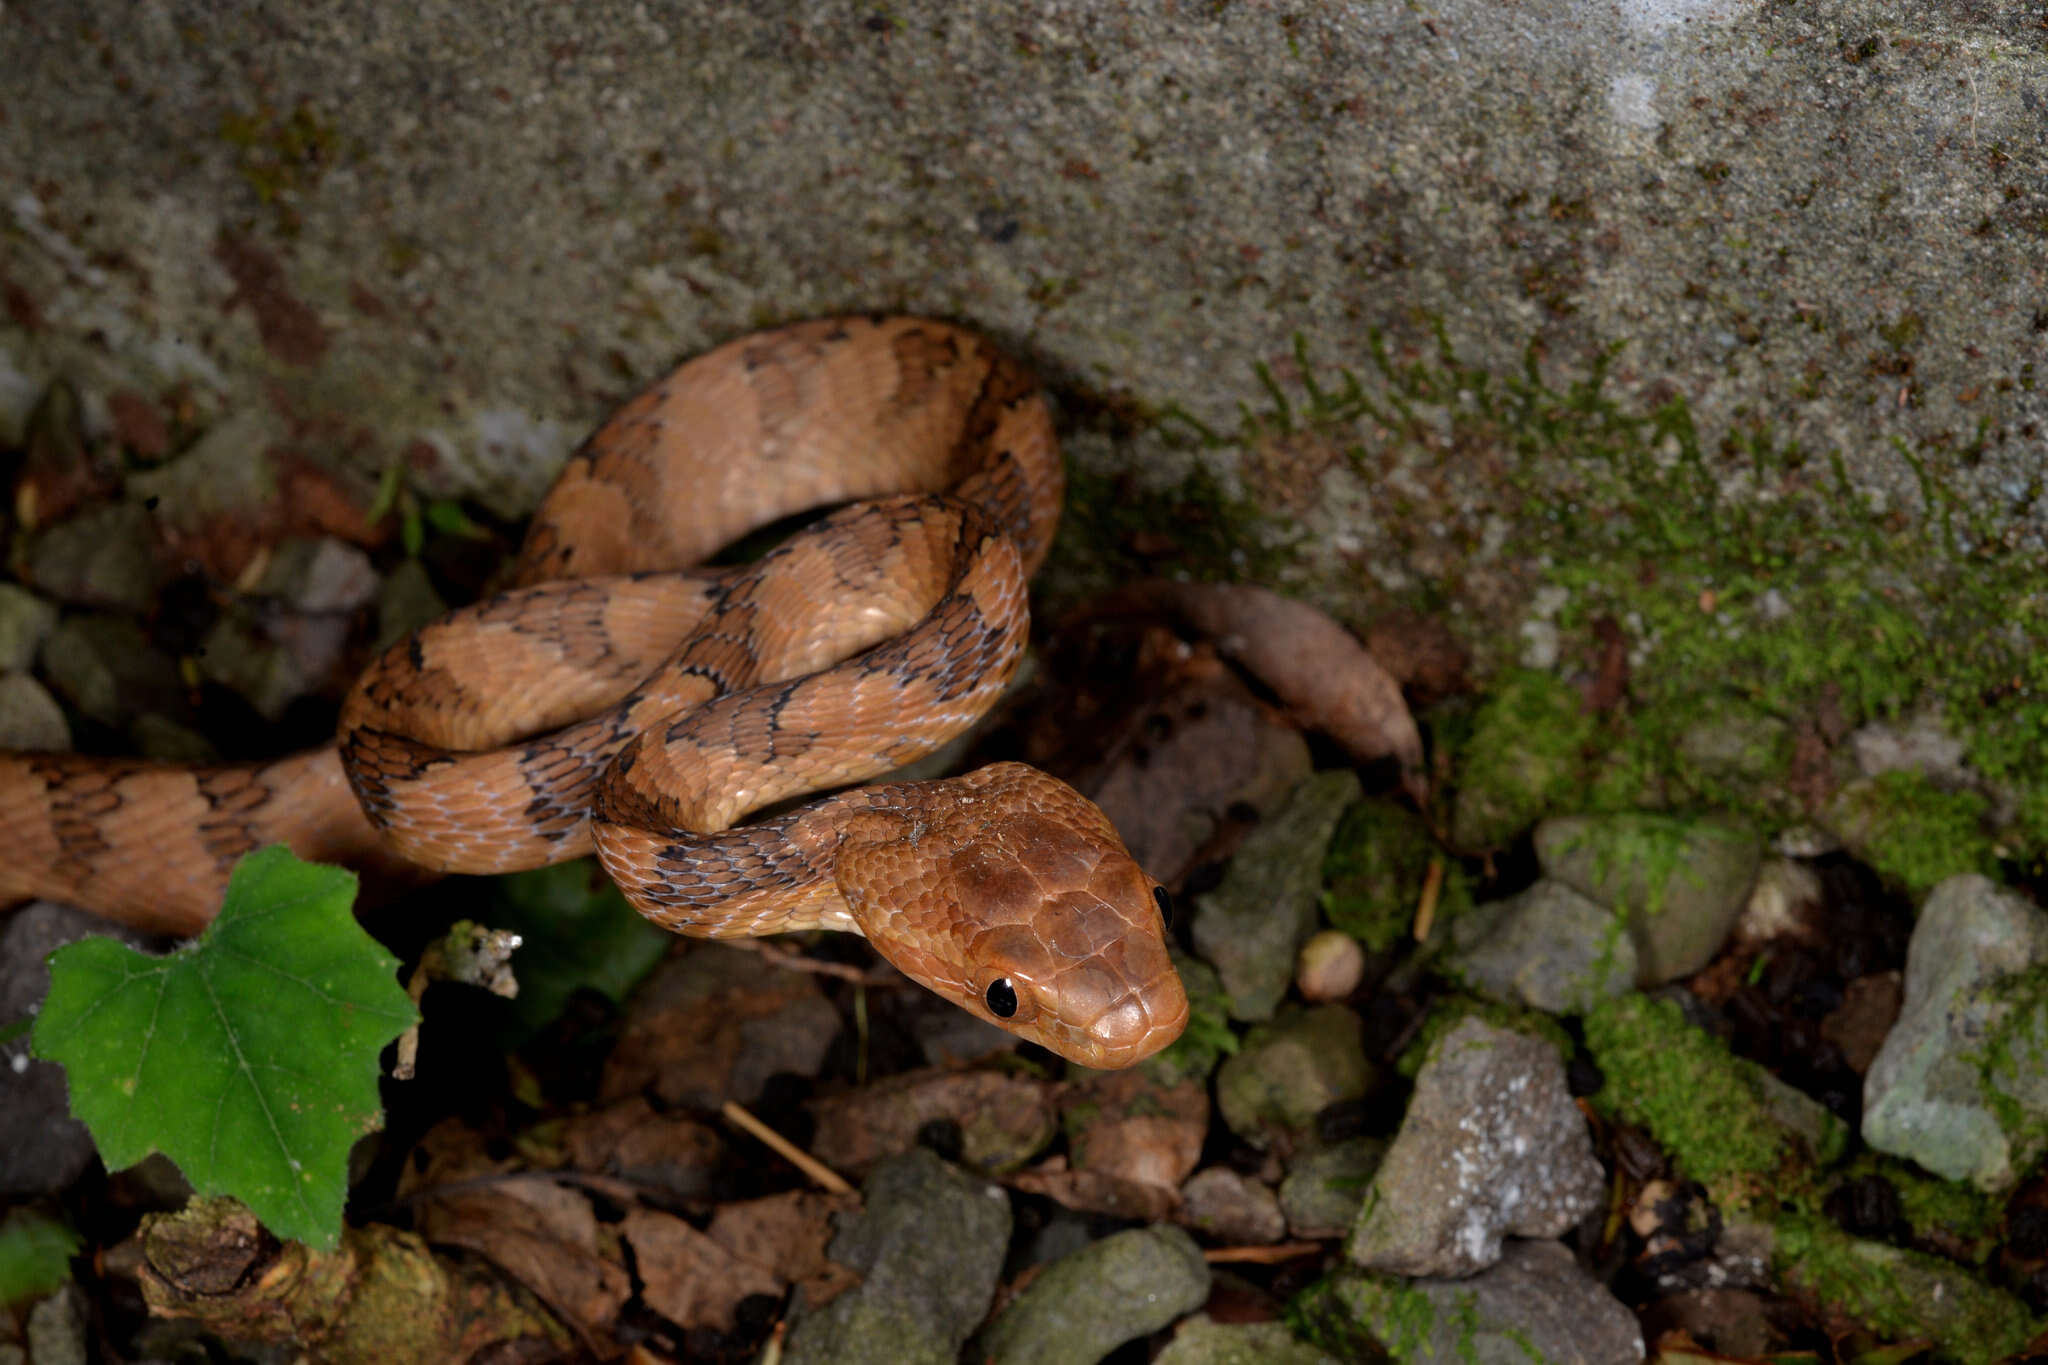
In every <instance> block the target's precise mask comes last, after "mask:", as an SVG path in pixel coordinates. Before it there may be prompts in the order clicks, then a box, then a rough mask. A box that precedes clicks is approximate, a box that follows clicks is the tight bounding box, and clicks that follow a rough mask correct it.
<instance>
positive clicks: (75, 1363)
mask: <svg viewBox="0 0 2048 1365" xmlns="http://www.w3.org/2000/svg"><path fill="white" fill-rule="evenodd" d="M27 1336H28V1358H29V1360H31V1361H32V1362H34V1365H86V1362H87V1361H89V1360H91V1359H92V1355H91V1351H90V1347H91V1344H92V1343H91V1338H90V1337H89V1336H88V1335H87V1333H86V1314H85V1303H84V1300H83V1296H82V1295H81V1294H80V1292H79V1290H78V1287H77V1286H76V1285H66V1286H64V1288H62V1289H60V1290H58V1291H57V1292H56V1293H54V1294H51V1295H49V1296H48V1297H47V1298H44V1299H41V1300H39V1301H37V1303H36V1305H35V1307H33V1308H31V1309H29V1310H28V1332H27Z"/></svg>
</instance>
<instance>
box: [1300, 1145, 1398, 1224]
mask: <svg viewBox="0 0 2048 1365" xmlns="http://www.w3.org/2000/svg"><path fill="white" fill-rule="evenodd" d="M1386 1156H1387V1144H1386V1142H1385V1140H1384V1139H1381V1138H1375V1137H1355V1138H1346V1139H1345V1140H1344V1141H1342V1142H1338V1143H1334V1144H1332V1145H1331V1146H1328V1147H1319V1148H1317V1149H1315V1150H1314V1151H1311V1152H1305V1153H1303V1154H1302V1155H1300V1156H1298V1157H1296V1158H1295V1159H1294V1163H1293V1164H1292V1165H1291V1166H1289V1167H1288V1170H1287V1178H1286V1179H1285V1180H1283V1181H1281V1182H1280V1211H1281V1212H1282V1213H1284V1214H1286V1215H1287V1229H1288V1231H1289V1232H1292V1233H1293V1234H1294V1235H1295V1236H1296V1237H1303V1238H1310V1239H1314V1238H1322V1237H1338V1236H1341V1235H1343V1234H1344V1233H1345V1232H1348V1231H1349V1230H1350V1228H1351V1225H1352V1224H1353V1223H1355V1222H1357V1221H1358V1210H1359V1208H1360V1207H1361V1206H1362V1205H1363V1204H1364V1203H1365V1190H1366V1186H1367V1184H1369V1183H1370V1182H1371V1180H1372V1177H1373V1173H1374V1172H1375V1171H1377V1170H1379V1168H1380V1162H1382V1161H1384V1160H1385V1159H1386Z"/></svg>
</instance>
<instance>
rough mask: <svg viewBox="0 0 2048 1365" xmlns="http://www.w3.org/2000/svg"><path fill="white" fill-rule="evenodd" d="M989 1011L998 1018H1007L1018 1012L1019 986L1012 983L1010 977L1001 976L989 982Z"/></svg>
mask: <svg viewBox="0 0 2048 1365" xmlns="http://www.w3.org/2000/svg"><path fill="white" fill-rule="evenodd" d="M986 998H987V1000H988V1012H989V1013H990V1014H993V1015H994V1016H995V1017H996V1018H998V1019H1007V1018H1009V1017H1010V1016H1011V1015H1013V1014H1015V1013H1016V1012H1017V988H1016V987H1015V986H1012V985H1011V984H1010V978H1009V977H1007V976H999V977H997V978H996V979H995V980H993V981H991V982H989V983H988V993H987V997H986Z"/></svg>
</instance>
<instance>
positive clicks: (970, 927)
mask: <svg viewBox="0 0 2048 1365" xmlns="http://www.w3.org/2000/svg"><path fill="white" fill-rule="evenodd" d="M895 790H897V791H901V792H910V793H914V795H915V798H916V799H915V800H914V801H907V802H905V803H904V806H903V807H902V808H901V809H900V811H899V812H891V813H890V814H889V816H887V817H885V818H881V819H873V820H864V821H863V822H861V824H860V825H859V826H858V827H856V828H853V829H850V830H849V832H848V837H847V838H846V840H845V841H844V842H843V843H842V844H841V846H840V849H839V853H838V860H837V864H836V868H835V876H836V880H837V881H838V884H839V889H840V892H841V894H842V895H843V896H844V897H845V899H846V902H847V905H848V908H849V909H850V910H851V911H852V913H853V918H854V919H855V921H856V922H858V923H859V925H860V928H861V932H862V933H864V934H866V935H867V937H868V939H869V940H870V941H871V942H873V943H874V945H875V947H876V949H877V951H879V952H880V953H881V954H882V956H884V957H886V958H888V959H889V961H891V962H892V963H894V964H895V965H896V966H897V967H898V968H900V969H901V970H902V971H903V972H904V974H905V975H907V976H910V977H911V978H913V979H914V980H917V981H919V982H921V983H922V984H924V985H925V986H928V987H930V988H931V989H932V990H934V991H936V992H938V993H939V994H940V995H942V996H945V997H946V998H947V999H949V1000H951V1001H953V1002H954V1003H955V1004H957V1005H959V1006H960V1007H961V1008H963V1009H965V1010H967V1011H968V1012H969V1013H972V1014H976V1015H979V1016H980V1017H981V1018H983V1019H986V1020H988V1021H989V1022H990V1023H993V1024H995V1025H997V1026H998V1027H1001V1028H1004V1029H1007V1030H1009V1031H1010V1032H1011V1033H1014V1034H1017V1035H1018V1036H1019V1037H1022V1038H1025V1039H1028V1040H1029V1041H1031V1042H1034V1043H1038V1044H1041V1045H1042V1046H1044V1047H1046V1048H1049V1049H1051V1050H1052V1051H1054V1052H1056V1053H1058V1054H1059V1055H1060V1056H1062V1057H1065V1058H1066V1059H1067V1060H1069V1061H1072V1062H1078V1063H1080V1064H1081V1065H1083V1066H1089V1067H1095V1068H1098V1069H1101V1070H1114V1069H1117V1068H1120V1067H1127V1066H1132V1065H1135V1064H1136V1063H1138V1062H1141V1061H1143V1060H1144V1059H1145V1058H1147V1057H1149V1056H1151V1055H1152V1054H1153V1053H1155V1052H1157V1051H1159V1050H1160V1049H1161V1048H1163V1047H1165V1046H1166V1045H1167V1044H1169V1043H1171V1042H1172V1041H1173V1040H1174V1039H1176V1038H1178V1037H1179V1036H1180V1034H1181V1031H1182V1030H1183V1029H1184V1028H1186V1027H1187V1021H1188V998H1187V992H1186V991H1185V990H1184V989H1183V988H1182V986H1181V982H1180V977H1179V975H1178V974H1176V973H1175V971H1174V969H1173V963H1172V961H1171V959H1170V958H1169V957H1168V955H1167V945H1166V915H1165V910H1166V906H1167V905H1168V902H1167V900H1166V898H1165V892H1164V891H1163V889H1162V888H1161V887H1160V886H1159V883H1157V882H1156V881H1154V880H1153V879H1152V878H1151V877H1149V876H1147V875H1146V874H1145V871H1144V869H1142V868H1140V867H1139V866H1138V864H1137V862H1136V860H1135V859H1133V858H1132V857H1131V855H1130V853H1129V852H1128V851H1127V850H1126V849H1125V848H1124V845H1123V841H1122V840H1121V839H1119V838H1118V837H1117V834H1116V830H1115V828H1114V827H1113V826H1112V825H1111V824H1110V822H1109V819H1108V817H1107V816H1105V815H1103V813H1102V811H1101V810H1100V809H1099V808H1098V807H1097V806H1096V805H1095V803H1094V802H1092V801H1090V800H1088V799H1087V798H1086V797H1084V796H1082V795H1081V794H1080V793H1079V792H1077V791H1075V790H1074V789H1073V788H1072V787H1069V786H1068V785H1067V784H1065V783H1064V782H1061V781H1059V780H1058V779H1056V778H1052V777H1048V776H1047V775H1046V774H1044V773H1041V772H1039V771H1037V770H1036V769H1033V768H1027V767H1024V766H1023V765H1021V764H1015V763H999V764H995V765H992V766H991V767H987V768H982V769H979V770H978V771H976V772H973V773H969V774H967V775H966V776H965V777H962V778H955V779H952V780H950V781H947V782H920V783H911V784H905V785H904V786H903V787H901V788H897V789H895ZM892 804H893V803H892ZM876 814H877V815H879V814H880V813H879V812H877V813H876Z"/></svg>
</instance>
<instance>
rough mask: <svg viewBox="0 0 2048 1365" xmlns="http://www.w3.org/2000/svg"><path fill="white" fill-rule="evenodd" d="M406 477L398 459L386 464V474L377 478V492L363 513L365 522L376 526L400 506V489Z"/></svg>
mask: <svg viewBox="0 0 2048 1365" xmlns="http://www.w3.org/2000/svg"><path fill="white" fill-rule="evenodd" d="M404 477H405V476H404V474H403V473H402V472H401V471H400V466H399V465H398V463H397V462H396V461H393V462H392V463H390V464H388V465H385V466H384V476H383V477H382V478H380V479H378V480H377V494H376V496H375V497H373V498H371V499H370V506H369V508H368V509H367V510H366V511H365V512H364V513H363V522H364V524H366V525H369V526H375V525H376V524H377V523H378V522H380V521H382V520H384V518H385V517H386V516H388V515H390V513H391V509H392V508H394V507H396V506H398V490H399V488H400V487H401V485H402V484H403V481H404Z"/></svg>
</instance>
